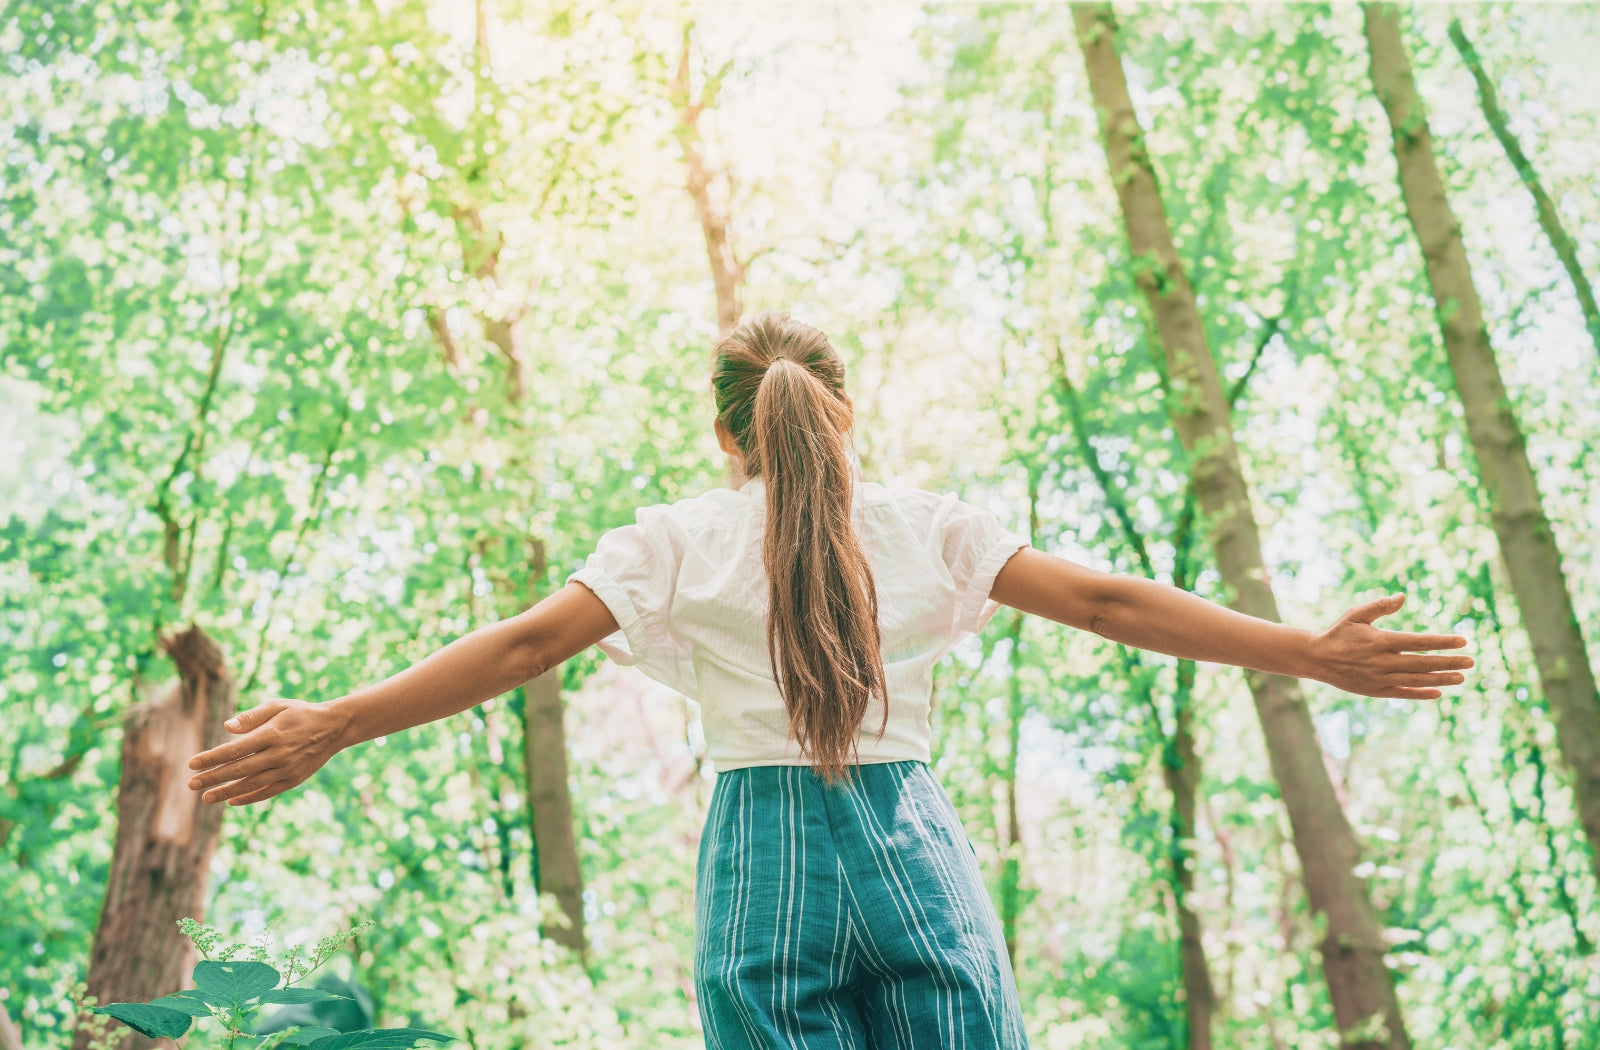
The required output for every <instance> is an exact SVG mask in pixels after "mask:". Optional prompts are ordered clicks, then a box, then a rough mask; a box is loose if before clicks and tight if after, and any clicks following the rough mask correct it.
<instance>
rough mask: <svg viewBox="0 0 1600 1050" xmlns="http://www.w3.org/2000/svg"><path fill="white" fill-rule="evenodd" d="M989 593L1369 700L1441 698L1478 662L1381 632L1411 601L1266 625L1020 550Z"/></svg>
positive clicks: (1077, 622) (1170, 591)
mask: <svg viewBox="0 0 1600 1050" xmlns="http://www.w3.org/2000/svg"><path fill="white" fill-rule="evenodd" d="M990 597H992V598H993V599H994V600H995V601H997V602H1000V603H1001V604H1003V605H1009V606H1011V607H1012V608H1014V609H1020V610H1021V611H1023V612H1026V613H1033V614H1035V615H1038V616H1043V617H1046V618H1047V619H1051V620H1055V621H1057V622H1058V623H1064V624H1067V625H1069V626H1072V627H1077V628H1080V629H1082V630H1085V631H1093V632H1094V633H1095V634H1098V635H1101V636H1102V637H1105V638H1109V639H1111V640H1113V641H1117V642H1121V643H1123V644H1124V645H1131V646H1135V647H1137V648H1140V649H1152V650H1154V651H1156V652H1160V653H1167V654H1168V655H1171V656H1176V657H1179V658H1181V659H1185V660H1210V661H1213V662H1215V663H1223V664H1233V665H1235V666H1237V667H1248V668H1250V669H1252V670H1255V671H1265V672H1267V673H1268V674H1281V675H1290V676H1292V677H1295V678H1315V679H1317V680H1318V681H1322V682H1327V683H1328V684H1329V685H1332V686H1336V687H1337V688H1340V689H1344V690H1346V691H1348V692H1352V693H1359V694H1361V695H1363V696H1384V697H1395V698H1398V699H1405V700H1433V699H1436V698H1437V697H1438V696H1439V695H1440V692H1439V690H1440V688H1441V687H1444V686H1452V685H1459V684H1461V682H1462V681H1463V680H1464V676H1463V675H1462V674H1461V673H1460V672H1461V671H1464V670H1466V669H1467V668H1469V667H1471V666H1472V658H1471V657H1469V656H1427V655H1422V654H1423V653H1425V652H1427V651H1428V650H1433V649H1459V648H1461V647H1462V646H1464V645H1466V644H1467V640H1466V639H1465V638H1461V637H1458V636H1456V635H1448V634H1411V633H1408V632H1405V631H1386V630H1383V629H1381V628H1378V627H1374V626H1373V622H1374V621H1375V620H1377V619H1378V618H1379V617H1380V616H1387V615H1389V614H1390V613H1392V612H1394V611H1395V610H1397V609H1399V608H1400V606H1401V605H1402V604H1403V603H1404V598H1403V597H1402V596H1391V597H1388V598H1379V599H1378V600H1376V601H1371V602H1367V603H1366V604H1365V605H1358V606H1356V607H1355V608H1353V609H1351V610H1349V611H1348V612H1346V613H1345V614H1344V615H1343V616H1341V617H1339V619H1338V620H1336V621H1335V622H1334V624H1333V626H1331V627H1329V628H1328V629H1327V630H1325V631H1322V632H1320V633H1318V632H1314V631H1304V630H1300V629H1298V628H1294V627H1286V626H1284V625H1283V624H1281V623H1273V622H1271V621H1270V620H1258V619H1256V618H1255V617H1254V616H1246V615H1245V614H1243V613H1237V612H1234V611H1232V610H1231V609H1225V608H1223V607H1222V606H1220V605H1217V604H1215V603H1214V602H1209V601H1206V600H1205V599H1204V598H1201V597H1199V596H1197V595H1194V594H1190V593H1189V592H1188V591H1184V590H1180V589H1178V588H1177V587H1170V586H1168V585H1166V584H1163V583H1156V582H1154V581H1152V580H1146V579H1142V578H1140V577H1136V576H1118V575H1113V574H1110V573H1103V572H1096V571H1095V570H1093V569H1089V568H1085V567H1084V566H1082V565H1078V564H1075V563H1073V562H1070V561H1067V560H1066V559H1064V558H1057V557H1055V556H1054V555H1051V554H1045V553H1043V552H1042V551H1036V550H1031V549H1025V550H1022V551H1019V552H1018V553H1017V554H1016V555H1015V556H1013V557H1012V558H1011V560H1010V561H1008V562H1006V564H1005V567H1004V568H1002V569H1001V570H1000V575H998V576H997V577H995V581H994V588H993V590H992V591H991V592H990Z"/></svg>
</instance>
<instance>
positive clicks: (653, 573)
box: [567, 507, 693, 692]
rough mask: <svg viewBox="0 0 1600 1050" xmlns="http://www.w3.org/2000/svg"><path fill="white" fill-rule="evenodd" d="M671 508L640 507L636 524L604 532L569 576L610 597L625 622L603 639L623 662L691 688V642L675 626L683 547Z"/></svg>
mask: <svg viewBox="0 0 1600 1050" xmlns="http://www.w3.org/2000/svg"><path fill="white" fill-rule="evenodd" d="M664 510H665V508H662V507H645V508H642V509H640V510H639V512H638V516H637V519H636V522H635V524H633V525H625V526H623V527H621V528H618V529H613V530H611V531H610V532H608V533H606V534H605V535H603V536H601V537H600V542H599V543H598V544H596V545H595V551H594V553H593V554H591V555H589V557H588V559H587V560H586V561H585V562H584V565H583V568H581V569H579V570H578V571H577V572H575V573H573V574H572V575H571V576H569V577H567V582H568V583H581V584H583V585H584V586H585V587H587V588H589V590H591V591H593V592H594V594H595V597H597V598H599V599H600V600H601V601H602V602H604V603H605V606H606V608H607V609H609V610H611V615H612V616H613V617H614V618H615V619H616V621H617V626H618V627H619V628H620V629H619V630H618V631H617V632H616V633H615V634H612V635H610V636H608V637H607V638H605V639H604V640H602V641H601V642H600V650H601V651H602V652H604V653H605V654H606V655H607V656H609V657H610V658H611V659H612V660H614V661H616V662H617V663H619V664H624V665H634V666H637V667H638V668H639V669H640V670H641V671H643V672H644V673H645V674H647V675H649V676H650V677H651V678H654V679H655V680H656V681H658V682H664V683H666V684H667V685H670V686H672V687H673V688H674V689H678V690H679V691H680V692H688V691H689V690H691V689H692V687H693V684H692V681H689V680H686V679H685V674H686V673H687V675H688V677H689V679H692V677H693V671H692V670H686V669H687V668H688V666H689V665H688V660H687V654H686V652H685V650H686V644H685V643H684V641H683V640H682V639H679V638H676V637H675V636H674V634H673V631H672V629H671V615H672V603H673V598H674V596H675V595H676V593H677V589H678V569H679V565H680V564H681V562H682V552H681V551H680V550H679V549H678V545H677V544H676V543H675V542H674V540H673V536H672V532H671V530H670V527H669V523H668V521H667V519H666V515H665V514H664V513H662V512H663V511H664Z"/></svg>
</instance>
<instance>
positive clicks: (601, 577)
mask: <svg viewBox="0 0 1600 1050" xmlns="http://www.w3.org/2000/svg"><path fill="white" fill-rule="evenodd" d="M996 571H999V570H998V569H997V570H996ZM567 582H568V583H581V584H583V585H584V586H585V587H587V588H589V590H591V591H593V592H594V596H595V597H596V598H599V599H600V601H601V602H603V603H605V607H606V608H607V609H609V610H610V611H611V616H612V618H613V619H614V620H616V621H617V626H618V627H619V628H621V629H620V630H618V631H616V632H615V633H613V634H609V635H607V636H606V637H605V638H604V639H602V640H601V642H600V651H601V652H603V653H605V654H606V655H607V656H609V657H611V659H612V660H614V661H616V662H617V663H619V664H623V665H625V666H626V665H628V664H633V663H637V662H638V660H639V658H640V657H641V656H642V655H644V653H645V652H646V648H647V647H646V640H645V629H644V620H643V619H642V618H641V617H640V616H639V611H638V610H637V609H636V608H634V605H633V599H631V598H629V597H628V592H627V591H625V590H623V589H622V587H621V586H620V585H619V584H618V583H617V582H616V581H615V580H613V579H611V577H609V576H607V575H606V574H605V573H604V572H603V571H602V570H601V569H599V568H598V567H596V566H594V565H586V566H584V567H583V568H581V569H579V570H578V571H577V572H575V573H573V574H572V575H571V576H568V577H567Z"/></svg>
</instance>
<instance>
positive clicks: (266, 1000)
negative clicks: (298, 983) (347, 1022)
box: [261, 988, 349, 1006]
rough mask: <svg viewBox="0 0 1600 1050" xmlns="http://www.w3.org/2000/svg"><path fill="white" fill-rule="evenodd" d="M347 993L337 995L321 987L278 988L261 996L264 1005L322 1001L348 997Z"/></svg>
mask: <svg viewBox="0 0 1600 1050" xmlns="http://www.w3.org/2000/svg"><path fill="white" fill-rule="evenodd" d="M348 998H349V996H347V995H335V994H334V993H332V992H328V991H324V990H322V989H321V988H276V989H273V990H272V991H270V992H267V993H266V994H265V995H263V996H262V997H261V1003H262V1005H263V1006H267V1005H274V1004H278V1003H321V1002H326V1001H327V1000H329V999H348Z"/></svg>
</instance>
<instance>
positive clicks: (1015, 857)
mask: <svg viewBox="0 0 1600 1050" xmlns="http://www.w3.org/2000/svg"><path fill="white" fill-rule="evenodd" d="M1007 633H1008V636H1009V637H1010V639H1011V654H1010V658H1011V681H1010V682H1009V683H1008V684H1009V687H1010V688H1009V692H1008V694H1007V700H1008V704H1007V708H1008V709H1007V711H1006V764H1005V771H1004V774H1003V775H1004V777H1005V792H1006V835H1005V838H1004V839H1003V840H1001V842H1000V843H999V845H1000V857H1001V860H1000V928H1001V929H1002V930H1003V931H1004V933H1005V940H1006V955H1007V957H1008V958H1009V959H1010V960H1011V972H1012V973H1013V974H1015V973H1016V972H1017V921H1018V919H1019V918H1021V914H1022V826H1021V821H1019V820H1018V819H1017V756H1018V755H1019V754H1020V752H1021V750H1022V713H1023V710H1024V704H1023V695H1022V614H1021V613H1018V614H1017V616H1016V619H1014V620H1013V621H1012V623H1011V630H1010V631H1009V632H1007Z"/></svg>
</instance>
